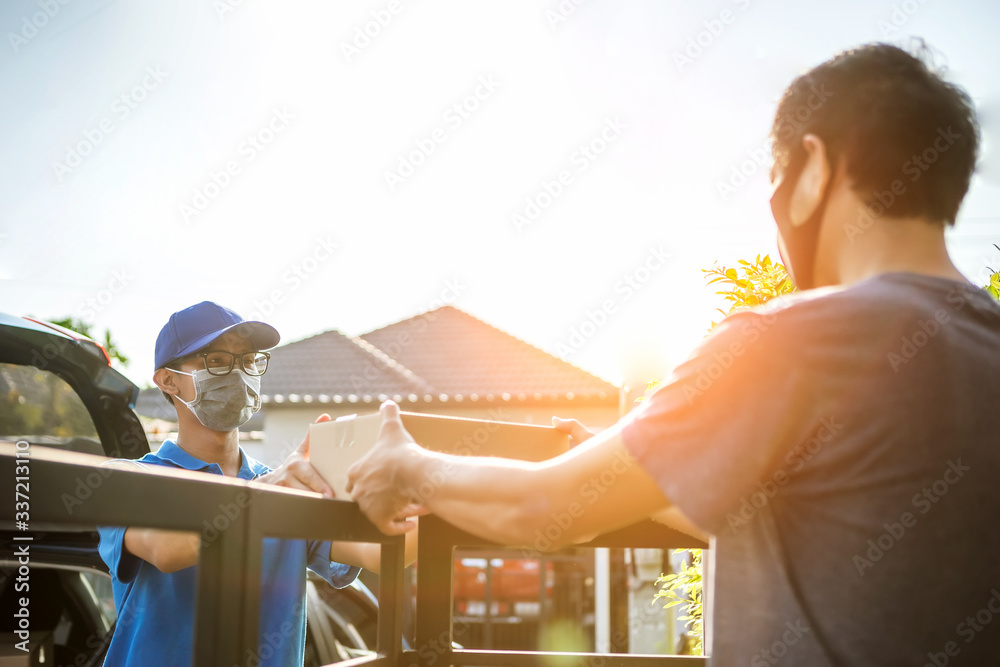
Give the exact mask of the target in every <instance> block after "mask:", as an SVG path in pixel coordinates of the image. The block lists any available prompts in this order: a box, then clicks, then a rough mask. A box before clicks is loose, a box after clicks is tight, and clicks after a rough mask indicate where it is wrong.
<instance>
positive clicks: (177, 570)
mask: <svg viewBox="0 0 1000 667" xmlns="http://www.w3.org/2000/svg"><path fill="white" fill-rule="evenodd" d="M278 340H279V336H278V332H277V331H276V330H275V329H274V328H273V327H271V326H270V325H268V324H265V323H263V322H248V321H245V320H243V318H242V317H240V316H239V315H238V314H236V313H235V312H233V311H232V310H229V309H228V308H224V307H223V306H220V305H218V304H216V303H213V302H211V301H203V302H201V303H198V304H195V305H193V306H191V307H190V308H185V309H184V310H181V311H178V312H176V313H174V314H173V315H171V316H170V319H169V321H168V322H167V323H166V325H164V327H163V329H162V330H161V331H160V335H159V336H158V337H157V339H156V355H155V363H156V371H155V373H154V375H153V381H154V382H155V383H156V386H157V387H159V388H160V390H161V391H162V392H163V395H164V396H165V397H166V399H167V400H168V401H169V402H170V403H171V404H172V405H174V407H175V408H176V409H177V440H176V441H173V440H167V441H166V442H164V443H163V444H162V445H161V446H160V448H159V449H158V450H157V451H156V452H154V453H150V454H147V455H145V456H143V457H142V458H141V459H139V460H138V461H136V462H131V461H130V462H127V463H125V462H119V463H118V465H124V466H126V467H127V466H139V467H140V468H146V467H148V466H167V467H171V468H181V469H184V470H193V471H199V472H204V473H207V474H212V475H225V476H228V477H236V478H239V479H244V480H256V481H258V482H262V483H265V484H275V485H278V486H285V487H290V488H296V489H304V490H309V491H316V492H319V493H322V494H323V495H325V496H327V497H333V491H332V490H331V489H330V487H329V486H328V485H327V484H326V482H325V481H323V478H322V477H320V476H319V474H318V473H317V472H316V470H315V469H313V467H312V465H310V463H309V436H308V434H307V435H306V438H305V440H303V442H302V445H301V446H300V447H299V448H298V449H297V450H296V451H295V452H294V453H292V454H291V455H290V456H289V457H288V458H287V459H286V460H285V462H284V463H283V464H282V465H281V466H280V467H278V468H277V469H275V470H271V469H270V468H268V467H267V466H265V465H264V464H262V463H260V462H259V461H256V460H254V459H253V458H252V457H250V456H248V455H247V454H246V452H244V451H243V449H242V448H241V447H240V445H239V427H240V426H242V425H243V424H245V423H246V422H247V420H249V419H250V417H251V416H252V415H253V413H254V412H256V411H257V410H259V409H260V403H261V397H260V381H261V376H262V375H264V373H265V372H266V371H267V367H268V361H269V357H270V355H269V354H268V353H267V352H266V350H268V349H270V348H272V347H274V346H276V345H277V344H278ZM328 419H329V416H327V415H322V416H320V418H319V419H318V420H317V421H326V420H328ZM163 509H164V511H169V508H163ZM206 519H208V520H209V524H211V517H206ZM99 532H100V536H101V542H100V553H101V557H102V558H103V559H104V561H105V562H106V563H107V565H108V568H109V569H110V570H111V576H112V585H113V589H114V596H115V607H116V609H117V611H118V618H120V619H129V622H128V623H119V624H118V625H117V626H116V627H115V631H114V636H113V637H112V640H111V645H110V647H109V649H108V654H107V658H106V660H105V663H104V664H105V665H106V666H107V667H124V666H132V665H134V666H136V667H148V666H149V665H158V666H160V665H171V666H173V665H176V666H178V667H180V666H182V665H183V666H184V667H187V665H190V664H191V660H192V643H193V640H194V631H193V618H194V611H195V591H196V580H197V567H196V565H197V563H198V555H199V548H200V545H201V540H202V537H203V536H202V535H199V534H197V533H178V532H172V531H164V530H155V529H150V528H123V527H109V526H102V527H100V528H99ZM408 537H409V536H408ZM406 547H407V548H406V552H407V562H413V560H415V553H416V541H415V540H410V539H408V540H407V544H406ZM379 558H380V546H379V545H378V544H362V543H355V542H330V541H324V542H319V541H306V540H279V539H265V541H264V544H263V553H262V567H261V570H262V572H263V580H262V582H261V583H262V588H261V604H260V609H261V615H260V624H259V627H260V636H261V643H260V646H259V648H258V651H257V654H256V655H251V656H247V663H248V664H252V665H255V666H256V665H274V666H275V667H285V666H287V665H301V664H302V662H303V651H304V647H305V629H306V628H305V622H306V608H305V584H306V578H305V574H306V573H305V571H306V568H307V567H308V568H309V569H311V570H313V571H314V572H316V573H317V574H319V575H320V576H322V577H323V578H324V579H326V580H327V581H329V582H330V583H331V584H332V585H334V586H336V587H338V588H342V587H344V586H347V585H349V584H350V583H351V582H352V581H354V579H355V577H357V575H358V573H359V571H360V569H359V568H361V567H364V568H366V569H369V570H372V571H374V572H378V569H379Z"/></svg>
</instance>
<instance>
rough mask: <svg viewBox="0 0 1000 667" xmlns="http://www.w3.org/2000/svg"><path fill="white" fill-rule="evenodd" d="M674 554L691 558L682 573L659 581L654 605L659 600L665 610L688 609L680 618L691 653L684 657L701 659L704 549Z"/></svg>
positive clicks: (684, 550)
mask: <svg viewBox="0 0 1000 667" xmlns="http://www.w3.org/2000/svg"><path fill="white" fill-rule="evenodd" d="M675 553H678V554H682V553H688V554H690V558H689V559H685V561H684V563H683V564H682V565H681V571H680V572H677V573H675V574H661V575H660V578H659V579H657V580H656V583H657V585H659V586H660V590H658V591H657V592H656V597H655V598H654V599H653V603H654V604H655V603H656V601H657V600H661V599H662V600H666V604H664V605H663V608H664V609H669V608H670V607H676V606H677V605H681V604H683V605H685V610H684V611H685V614H684V616H680V617H678V618H679V619H680V620H682V621H684V626H685V627H686V628H687V630H688V632H687V636H688V638H689V640H690V644H689V649H690V650H689V651H685V653H689V654H690V655H702V654H703V653H704V637H705V627H704V616H703V614H702V612H703V610H704V608H703V606H702V601H701V595H702V590H703V586H702V580H701V576H702V566H701V558H702V552H701V549H679V550H677V551H676V552H675ZM678 593H679V594H678Z"/></svg>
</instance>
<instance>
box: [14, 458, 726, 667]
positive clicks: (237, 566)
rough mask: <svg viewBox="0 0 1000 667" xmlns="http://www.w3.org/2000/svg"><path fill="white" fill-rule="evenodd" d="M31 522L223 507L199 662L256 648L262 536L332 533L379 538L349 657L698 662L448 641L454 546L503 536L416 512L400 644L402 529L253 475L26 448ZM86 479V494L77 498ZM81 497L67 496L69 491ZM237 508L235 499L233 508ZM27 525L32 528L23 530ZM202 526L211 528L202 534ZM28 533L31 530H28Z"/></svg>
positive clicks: (623, 533) (435, 663)
mask: <svg viewBox="0 0 1000 667" xmlns="http://www.w3.org/2000/svg"><path fill="white" fill-rule="evenodd" d="M23 460H24V459H15V453H14V447H12V446H7V445H4V446H0V479H14V477H15V475H14V467H15V465H17V464H18V463H23ZM28 460H29V463H28V465H29V467H30V480H31V482H30V483H31V486H30V491H31V493H30V526H29V528H30V529H35V530H41V529H46V528H52V527H72V526H82V527H87V526H91V527H92V526H94V525H117V526H140V527H146V528H159V529H165V530H178V531H191V532H199V533H200V532H202V530H203V529H204V527H205V526H204V522H205V520H206V518H207V517H215V516H218V515H219V514H220V512H223V511H224V508H229V511H228V512H224V513H225V516H226V518H227V520H228V523H227V525H226V526H225V527H224V529H221V530H216V531H215V532H214V534H213V535H214V536H213V538H212V539H203V541H202V548H201V556H200V562H199V569H198V591H197V603H196V617H195V623H194V627H195V635H194V638H193V639H194V661H193V664H194V666H195V667H218V666H220V665H224V666H228V665H240V664H242V663H243V661H244V659H245V657H246V656H247V655H254V654H256V652H257V650H258V640H259V638H258V628H257V624H258V618H259V610H260V580H261V549H262V542H263V539H264V538H265V537H278V538H286V539H332V540H340V541H353V542H371V543H378V544H381V545H382V557H381V574H380V577H379V588H378V590H379V592H378V599H379V615H378V641H377V646H376V654H375V656H373V657H362V658H357V659H354V660H350V661H347V662H343V663H338V664H339V665H343V666H344V667H357V666H358V665H363V664H364V665H373V666H375V667H414V666H416V667H447V666H450V665H453V666H455V667H465V666H472V665H476V666H482V667H487V666H491V665H497V666H499V665H504V666H508V667H551V665H552V664H553V661H554V660H555V661H557V662H558V664H559V666H560V667H569V665H587V666H589V667H652V666H653V665H654V664H655V665H657V667H659V666H662V665H700V664H704V663H705V659H704V658H700V657H687V656H663V655H633V654H621V653H615V654H599V653H552V652H543V651H486V650H471V649H454V648H452V641H453V639H454V634H453V604H452V599H453V591H452V584H453V575H454V552H455V548H456V547H480V546H485V547H496V546H498V545H496V544H494V543H491V542H488V541H486V540H482V539H480V538H477V537H475V536H473V535H470V534H468V533H466V532H464V531H461V530H459V529H457V528H455V527H453V526H451V525H450V524H448V523H446V522H444V521H442V520H440V519H438V518H437V517H434V516H427V517H423V518H422V519H421V524H420V540H419V545H418V562H419V567H418V569H417V599H416V642H415V648H414V649H413V650H408V651H405V652H404V651H403V650H402V636H403V618H402V610H403V568H404V565H405V563H404V551H403V538H402V537H388V536H386V535H383V534H382V533H381V532H379V531H378V530H377V529H376V528H375V527H374V526H373V525H372V524H371V523H370V522H369V521H368V519H367V518H366V517H365V516H364V515H363V514H361V512H360V511H359V509H358V506H357V505H356V504H354V503H351V502H346V501H339V500H326V499H319V498H316V497H314V496H310V495H308V494H305V493H301V492H296V491H290V490H286V489H278V488H262V487H260V486H251V485H248V484H247V483H246V482H243V481H240V480H233V479H231V478H224V477H217V478H216V477H214V476H213V477H208V476H205V475H203V474H198V473H191V472H187V471H179V470H173V469H167V468H157V467H153V469H152V470H151V471H149V472H144V471H131V470H119V469H114V470H112V469H109V468H107V467H101V466H100V465H99V464H100V463H101V459H99V458H98V457H93V456H87V455H82V454H74V453H71V452H60V451H56V450H46V448H44V447H32V448H31V450H30V458H29V459H28ZM81 484H83V488H84V489H86V491H87V493H86V494H85V495H86V498H84V499H80V498H79V495H81V494H80V489H81V486H80V485H81ZM67 495H68V496H69V497H71V498H77V499H78V500H81V502H66V496H67ZM231 508H237V510H233V509H231ZM14 518H15V517H14V504H13V503H11V502H4V503H0V521H3V522H5V523H7V522H13V521H14ZM25 535H29V536H30V530H29V531H27V532H26V533H25ZM203 537H204V535H203ZM28 544H30V542H28ZM578 546H585V547H612V548H621V547H632V548H657V549H667V548H688V547H695V548H704V547H705V546H706V545H705V544H704V543H702V542H701V541H699V540H697V539H695V538H693V537H690V536H688V535H685V534H684V533H680V532H677V531H674V530H671V529H669V528H666V527H664V526H661V525H659V524H655V523H653V522H643V523H642V524H637V525H634V526H631V527H629V528H626V529H623V530H620V531H616V532H614V533H609V534H606V535H603V536H601V537H599V538H597V539H595V540H594V541H593V542H590V543H587V544H585V545H578Z"/></svg>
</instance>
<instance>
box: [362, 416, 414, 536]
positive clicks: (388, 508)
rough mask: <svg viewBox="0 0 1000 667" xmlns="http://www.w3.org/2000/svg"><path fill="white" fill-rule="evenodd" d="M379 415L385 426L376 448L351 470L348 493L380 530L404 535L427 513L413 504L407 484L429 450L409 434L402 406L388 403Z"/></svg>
mask: <svg viewBox="0 0 1000 667" xmlns="http://www.w3.org/2000/svg"><path fill="white" fill-rule="evenodd" d="M379 412H380V413H381V414H382V424H381V426H380V427H379V432H378V438H377V439H376V440H375V446H374V447H372V449H371V451H369V452H368V453H367V454H365V456H364V458H362V459H361V460H360V461H358V462H357V463H355V464H354V465H352V466H351V469H350V470H348V471H347V492H348V493H350V494H351V496H352V497H353V498H354V500H355V501H356V502H357V503H358V505H360V506H361V511H362V512H364V513H365V515H367V516H368V518H369V519H370V520H371V522H372V523H374V524H375V526H376V527H378V529H379V530H381V531H382V532H383V533H385V534H386V535H400V534H402V533H407V532H409V531H411V530H413V529H414V528H416V527H417V522H416V521H413V520H412V519H410V517H414V516H419V515H421V514H425V513H426V512H425V510H424V508H423V507H421V506H420V505H418V504H416V503H414V502H413V499H412V498H411V497H410V492H409V488H408V485H407V483H406V473H407V472H408V470H407V468H408V467H411V466H413V465H415V463H416V461H417V458H418V457H419V456H420V453H421V452H424V451H425V450H423V449H421V448H420V447H419V446H418V445H417V443H416V442H414V441H413V438H412V437H411V436H410V434H409V433H407V432H406V429H405V428H404V427H403V422H402V421H400V419H399V406H398V405H396V404H395V403H393V402H392V401H386V402H385V403H383V404H382V407H381V409H380V410H379Z"/></svg>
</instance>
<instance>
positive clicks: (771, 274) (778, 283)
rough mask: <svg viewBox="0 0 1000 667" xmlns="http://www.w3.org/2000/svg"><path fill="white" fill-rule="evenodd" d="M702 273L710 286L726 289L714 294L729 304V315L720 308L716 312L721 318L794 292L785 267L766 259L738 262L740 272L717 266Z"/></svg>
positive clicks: (793, 285) (758, 257)
mask: <svg viewBox="0 0 1000 667" xmlns="http://www.w3.org/2000/svg"><path fill="white" fill-rule="evenodd" d="M702 272H703V273H707V274H708V276H706V277H709V278H710V280H709V281H708V284H709V285H715V284H720V285H721V286H722V287H724V288H725V289H723V290H721V291H719V292H716V294H718V295H720V296H722V297H724V298H725V300H726V301H728V302H729V303H730V306H729V311H728V312H727V311H724V310H722V309H721V308H719V309H717V310H718V311H719V312H720V313H722V314H723V315H731V314H732V313H735V312H736V311H738V310H742V309H743V308H752V307H754V306H759V305H761V304H764V303H767V302H768V301H770V300H771V299H774V298H776V297H779V296H782V295H783V294H791V293H792V292H794V291H795V284H794V283H793V282H792V279H791V278H790V277H789V276H788V272H787V271H786V270H785V267H784V266H783V265H782V264H779V263H778V262H772V261H771V257H770V256H769V255H764V256H763V257H761V256H760V255H757V258H756V259H754V261H753V262H748V261H746V260H744V259H741V260H739V268H727V267H725V266H718V265H716V266H715V267H713V268H711V269H702ZM741 272H742V275H741ZM713 326H714V323H713Z"/></svg>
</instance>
